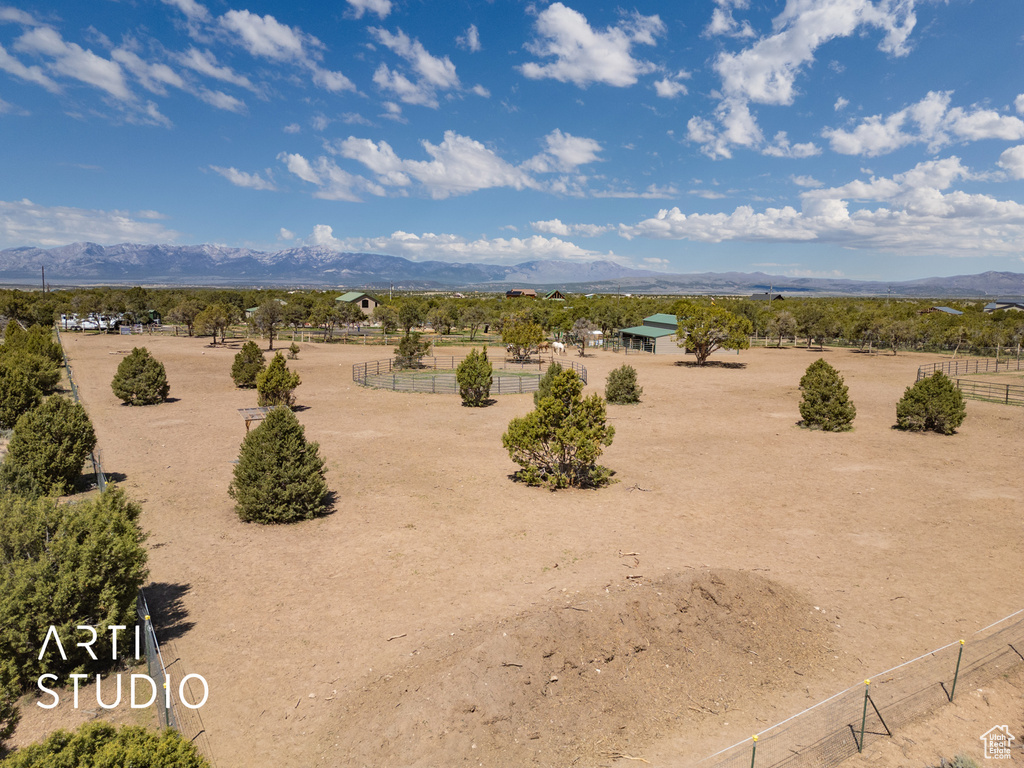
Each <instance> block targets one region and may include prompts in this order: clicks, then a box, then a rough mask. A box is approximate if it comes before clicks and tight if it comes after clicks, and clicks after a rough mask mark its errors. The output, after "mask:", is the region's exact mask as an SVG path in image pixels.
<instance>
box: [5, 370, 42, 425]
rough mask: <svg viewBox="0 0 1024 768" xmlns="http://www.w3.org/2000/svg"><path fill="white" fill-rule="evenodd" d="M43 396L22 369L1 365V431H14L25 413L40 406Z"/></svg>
mask: <svg viewBox="0 0 1024 768" xmlns="http://www.w3.org/2000/svg"><path fill="white" fill-rule="evenodd" d="M41 399H42V396H41V394H40V392H39V389H38V388H37V387H36V386H35V384H34V383H33V382H32V380H31V379H30V378H29V376H28V374H27V373H26V372H25V371H23V370H21V369H20V368H16V367H12V366H9V365H0V429H13V428H14V424H15V423H16V422H17V421H18V419H19V418H20V417H21V416H22V415H23V414H25V413H28V412H29V411H30V410H32V409H33V408H35V407H36V406H37V405H39V402H40V400H41Z"/></svg>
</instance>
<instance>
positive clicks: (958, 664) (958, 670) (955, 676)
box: [949, 640, 964, 701]
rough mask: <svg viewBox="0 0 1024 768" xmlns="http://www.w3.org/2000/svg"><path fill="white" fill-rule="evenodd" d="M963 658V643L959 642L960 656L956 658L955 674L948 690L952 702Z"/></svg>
mask: <svg viewBox="0 0 1024 768" xmlns="http://www.w3.org/2000/svg"><path fill="white" fill-rule="evenodd" d="M963 657H964V641H963V640H961V641H960V654H959V655H958V656H957V657H956V672H954V673H953V685H952V687H950V689H949V700H950V701H953V694H955V693H956V679H957V678H958V677H959V676H960V659H962V658H963Z"/></svg>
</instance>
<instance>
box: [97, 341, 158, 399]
mask: <svg viewBox="0 0 1024 768" xmlns="http://www.w3.org/2000/svg"><path fill="white" fill-rule="evenodd" d="M110 386H111V389H113V390H114V394H115V395H116V396H117V397H118V399H120V400H122V401H123V402H124V403H126V404H127V405H155V404H156V403H162V402H163V401H164V400H166V399H167V395H168V393H169V392H170V391H171V386H170V384H168V383H167V371H166V370H165V369H164V364H163V363H161V362H160V361H159V360H157V359H156V358H154V357H153V356H152V355H151V354H150V353H149V350H148V349H146V348H145V347H135V348H134V349H133V350H132V351H131V354H129V355H128V356H127V357H126V358H124V359H123V360H122V361H121V363H120V364H119V365H118V366H117V373H116V374H115V375H114V380H113V381H112V382H110Z"/></svg>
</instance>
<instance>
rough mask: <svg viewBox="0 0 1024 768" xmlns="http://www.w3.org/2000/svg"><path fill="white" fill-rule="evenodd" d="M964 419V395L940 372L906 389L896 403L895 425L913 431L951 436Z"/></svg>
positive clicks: (965, 412)
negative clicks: (929, 431)
mask: <svg viewBox="0 0 1024 768" xmlns="http://www.w3.org/2000/svg"><path fill="white" fill-rule="evenodd" d="M966 416H967V408H966V406H965V405H964V396H963V394H961V392H960V390H959V389H958V388H957V386H956V384H954V383H953V381H952V380H951V379H950V378H949V377H948V376H946V374H944V373H943V372H942V371H936V372H935V373H933V374H932V375H931V376H929V377H928V378H926V379H921V380H920V381H919V382H917V383H916V384H914V385H913V386H910V387H907V391H906V392H905V393H904V394H903V398H902V399H901V400H900V401H899V403H897V404H896V426H897V427H899V428H900V429H907V430H910V431H912V432H921V431H924V430H932V431H934V432H940V433H942V434H943V435H952V434H953V433H954V432H956V428H957V427H959V426H960V425H961V424H963V421H964V418H965V417H966Z"/></svg>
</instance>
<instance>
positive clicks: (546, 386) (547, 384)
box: [533, 363, 562, 407]
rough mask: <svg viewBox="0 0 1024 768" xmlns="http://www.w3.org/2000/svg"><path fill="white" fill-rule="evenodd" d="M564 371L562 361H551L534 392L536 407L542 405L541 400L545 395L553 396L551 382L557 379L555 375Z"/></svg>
mask: <svg viewBox="0 0 1024 768" xmlns="http://www.w3.org/2000/svg"><path fill="white" fill-rule="evenodd" d="M561 372H562V364H561V363H551V365H549V366H548V367H547V370H546V371H544V375H543V376H541V377H540V381H538V382H537V391H536V392H534V393H533V405H534V407H536V406H538V405H540V401H541V400H542V399H543V398H545V397H550V396H551V382H553V381H554V380H555V376H557V375H558V374H560V373H561Z"/></svg>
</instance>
